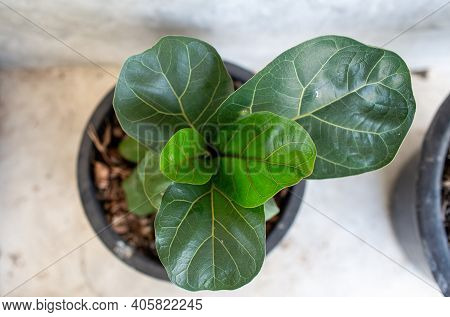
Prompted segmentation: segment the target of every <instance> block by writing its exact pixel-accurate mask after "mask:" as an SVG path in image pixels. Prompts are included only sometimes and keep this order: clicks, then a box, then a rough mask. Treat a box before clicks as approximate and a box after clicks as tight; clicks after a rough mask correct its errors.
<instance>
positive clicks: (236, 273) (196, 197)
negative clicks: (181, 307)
mask: <svg viewBox="0 0 450 317" xmlns="http://www.w3.org/2000/svg"><path fill="white" fill-rule="evenodd" d="M264 224H265V223H264V210H263V206H259V207H257V208H252V209H246V208H243V207H241V206H239V205H237V204H236V203H234V202H233V201H231V200H229V199H228V198H227V197H226V196H225V195H224V194H223V193H221V192H220V191H219V190H218V189H217V188H216V187H214V185H211V183H208V184H205V185H200V186H195V185H188V184H173V185H171V186H170V187H169V188H168V189H167V191H166V193H165V194H164V197H163V201H162V204H161V209H160V210H159V212H158V214H157V217H156V222H155V231H156V247H157V250H158V254H159V257H160V259H161V262H162V263H163V265H164V267H165V268H166V270H167V273H168V275H169V278H170V280H171V281H172V282H173V283H175V284H177V285H178V286H180V287H182V288H185V289H187V290H192V291H196V290H230V289H236V288H238V287H241V286H243V285H245V284H247V283H248V282H250V281H251V280H252V279H253V278H254V277H255V276H256V274H257V273H258V272H259V270H260V269H261V266H262V263H263V261H264V256H265V226H264Z"/></svg>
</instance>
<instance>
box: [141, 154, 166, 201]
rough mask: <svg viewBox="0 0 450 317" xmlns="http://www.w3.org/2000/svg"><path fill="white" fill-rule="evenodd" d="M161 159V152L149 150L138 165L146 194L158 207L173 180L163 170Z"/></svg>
mask: <svg viewBox="0 0 450 317" xmlns="http://www.w3.org/2000/svg"><path fill="white" fill-rule="evenodd" d="M159 160H160V154H159V153H158V152H155V151H153V150H148V151H147V153H146V154H145V157H144V158H143V159H142V161H141V162H140V163H139V165H138V166H137V172H138V175H139V179H140V180H141V182H142V184H143V190H144V193H145V196H147V199H148V200H149V201H150V203H151V204H152V206H153V207H154V208H156V209H159V206H160V205H161V199H162V196H163V195H164V192H165V191H166V189H167V187H169V185H170V184H172V181H171V180H170V179H169V178H167V177H166V176H165V175H164V174H163V173H162V172H161V170H160V168H159Z"/></svg>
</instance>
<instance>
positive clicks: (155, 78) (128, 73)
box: [113, 36, 234, 149]
mask: <svg viewBox="0 0 450 317" xmlns="http://www.w3.org/2000/svg"><path fill="white" fill-rule="evenodd" d="M233 91H234V89H233V82H232V80H231V77H230V75H229V74H228V72H227V70H226V69H225V66H224V64H223V62H222V59H221V58H220V56H219V54H217V52H216V50H215V49H214V48H213V47H212V46H210V45H209V44H207V43H205V42H203V41H200V40H197V39H193V38H189V37H183V36H167V37H163V38H162V39H160V40H159V41H158V43H156V44H155V46H153V47H152V48H150V49H149V50H147V51H145V52H143V53H142V54H138V55H135V56H132V57H130V58H128V59H127V61H126V62H125V64H124V65H123V67H122V70H121V72H120V75H119V81H118V83H117V86H116V90H115V93H114V101H113V104H114V109H115V111H116V115H117V118H118V119H119V122H120V124H121V126H122V128H123V129H124V130H125V132H126V133H127V134H128V135H130V136H132V137H133V138H135V139H136V140H139V142H140V143H142V144H144V145H145V146H147V147H149V148H153V149H161V148H162V147H163V146H164V144H165V143H166V142H167V140H168V139H169V138H170V137H171V135H172V134H173V133H174V132H175V131H176V130H178V129H180V128H183V127H191V128H196V129H200V128H201V127H203V126H205V125H208V124H210V123H212V124H214V123H215V120H216V115H217V110H218V108H219V105H220V104H221V103H222V101H223V100H224V99H225V98H226V97H228V95H229V94H231V93H232V92H233Z"/></svg>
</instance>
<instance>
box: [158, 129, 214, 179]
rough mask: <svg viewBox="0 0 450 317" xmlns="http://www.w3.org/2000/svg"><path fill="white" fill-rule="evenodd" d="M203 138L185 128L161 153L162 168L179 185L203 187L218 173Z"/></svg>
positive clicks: (194, 131) (175, 135)
mask: <svg viewBox="0 0 450 317" xmlns="http://www.w3.org/2000/svg"><path fill="white" fill-rule="evenodd" d="M216 163H217V161H216V160H212V158H211V154H210V153H209V151H208V147H207V144H206V142H205V140H204V138H203V136H202V135H201V134H200V133H198V132H197V131H196V130H194V129H190V128H185V129H181V130H179V131H178V132H177V133H175V134H174V135H173V136H172V138H171V139H170V140H169V142H167V144H166V146H165V147H164V149H163V150H162V152H161V161H160V168H161V171H162V172H163V174H164V175H166V176H167V177H168V178H170V179H171V180H173V181H175V182H177V183H185V184H193V185H203V184H205V183H207V182H208V181H209V180H210V179H211V176H212V175H213V174H214V173H215V171H216V166H215V165H216Z"/></svg>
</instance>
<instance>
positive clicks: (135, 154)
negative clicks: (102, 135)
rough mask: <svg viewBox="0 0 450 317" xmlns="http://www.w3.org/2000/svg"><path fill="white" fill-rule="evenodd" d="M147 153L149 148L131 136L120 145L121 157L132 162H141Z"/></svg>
mask: <svg viewBox="0 0 450 317" xmlns="http://www.w3.org/2000/svg"><path fill="white" fill-rule="evenodd" d="M145 152H147V148H146V147H145V146H143V145H142V144H140V143H139V142H137V141H136V140H135V139H133V138H130V137H129V136H126V137H125V138H124V139H123V140H122V141H121V142H120V143H119V153H120V155H122V156H123V157H124V158H125V159H126V160H128V161H130V162H133V163H138V162H140V161H141V160H142V159H143V158H144V156H145Z"/></svg>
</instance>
